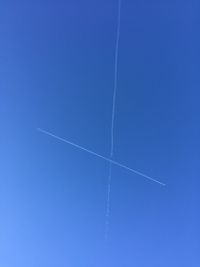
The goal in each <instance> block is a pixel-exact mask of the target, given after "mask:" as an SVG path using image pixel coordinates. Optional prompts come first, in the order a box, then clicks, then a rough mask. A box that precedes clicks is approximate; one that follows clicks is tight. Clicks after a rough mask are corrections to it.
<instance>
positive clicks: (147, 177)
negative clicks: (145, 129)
mask: <svg viewBox="0 0 200 267" xmlns="http://www.w3.org/2000/svg"><path fill="white" fill-rule="evenodd" d="M37 130H38V131H39V132H41V133H43V134H46V135H49V136H51V137H53V138H55V139H57V140H59V141H62V142H64V143H67V144H69V145H71V146H73V147H76V148H78V149H80V150H83V151H85V152H87V153H90V154H92V155H93V156H96V157H98V158H101V159H103V160H105V161H107V162H110V163H112V164H114V165H116V166H118V167H121V168H123V169H126V170H129V171H130V172H132V173H135V174H137V175H140V176H142V177H144V178H146V179H148V180H150V181H152V182H155V183H158V184H160V185H162V186H165V185H166V184H165V183H163V182H160V181H158V180H157V179H154V178H152V177H150V176H148V175H146V174H144V173H142V172H140V171H137V170H134V169H132V168H129V167H127V166H126V165H124V164H121V163H120V162H117V161H115V160H112V159H110V158H107V157H104V156H102V155H100V154H98V153H96V152H94V151H92V150H89V149H87V148H85V147H83V146H80V145H77V144H75V143H73V142H70V141H68V140H66V139H64V138H62V137H59V136H57V135H55V134H53V133H51V132H48V131H46V130H43V129H41V128H37Z"/></svg>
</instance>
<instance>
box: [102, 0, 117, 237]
mask: <svg viewBox="0 0 200 267" xmlns="http://www.w3.org/2000/svg"><path fill="white" fill-rule="evenodd" d="M120 26H121V0H118V15H117V36H116V43H115V59H114V61H115V62H114V64H115V65H114V89H113V100H112V119H111V132H110V134H111V146H110V158H111V159H112V157H113V150H114V125H115V106H116V94H117V82H118V56H119V38H120ZM111 165H112V162H111V161H110V163H109V175H108V187H107V203H106V230H105V231H106V233H105V238H106V239H108V231H109V217H110V189H111V180H112V166H111Z"/></svg>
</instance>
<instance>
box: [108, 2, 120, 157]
mask: <svg viewBox="0 0 200 267" xmlns="http://www.w3.org/2000/svg"><path fill="white" fill-rule="evenodd" d="M120 26H121V0H119V1H118V20H117V38H116V45H115V66H114V91H113V102H112V103H113V105H112V120H111V149H110V157H112V156H113V149H114V122H115V106H116V94H117V82H118V56H119V38H120Z"/></svg>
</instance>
